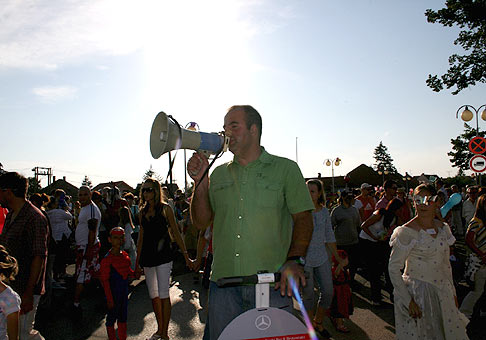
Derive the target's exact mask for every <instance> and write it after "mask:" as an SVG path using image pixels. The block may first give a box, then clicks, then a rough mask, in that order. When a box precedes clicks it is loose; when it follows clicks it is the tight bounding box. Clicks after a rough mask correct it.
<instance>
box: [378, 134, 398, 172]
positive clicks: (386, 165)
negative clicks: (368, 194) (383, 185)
mask: <svg viewBox="0 0 486 340" xmlns="http://www.w3.org/2000/svg"><path fill="white" fill-rule="evenodd" d="M373 158H374V159H375V162H376V163H375V164H374V167H375V170H382V171H388V172H389V173H392V174H396V173H397V169H396V168H395V166H394V165H393V158H391V156H390V154H389V153H388V148H387V147H386V146H385V145H384V144H383V142H381V141H380V144H378V146H377V147H376V148H375V151H374V153H373Z"/></svg>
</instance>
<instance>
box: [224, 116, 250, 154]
mask: <svg viewBox="0 0 486 340" xmlns="http://www.w3.org/2000/svg"><path fill="white" fill-rule="evenodd" d="M245 118H246V114H245V111H243V109H234V110H231V111H230V112H228V113H227V114H226V116H225V117H224V126H223V128H224V132H225V133H226V135H227V136H229V137H230V143H229V149H230V151H231V152H232V153H233V154H234V155H235V156H238V155H241V154H242V152H244V151H246V150H247V149H248V148H249V147H250V145H251V143H252V137H253V136H252V134H251V132H250V129H248V128H247V127H246V120H245ZM253 128H254V129H256V127H255V126H253Z"/></svg>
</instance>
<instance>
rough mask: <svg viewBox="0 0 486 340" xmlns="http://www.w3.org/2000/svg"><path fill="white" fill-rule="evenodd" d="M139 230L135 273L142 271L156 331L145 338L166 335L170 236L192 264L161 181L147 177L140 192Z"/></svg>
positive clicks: (152, 339) (168, 301)
mask: <svg viewBox="0 0 486 340" xmlns="http://www.w3.org/2000/svg"><path fill="white" fill-rule="evenodd" d="M140 197H141V209H140V232H139V236H138V244H137V260H136V263H135V268H136V276H137V277H138V276H139V275H140V274H141V268H140V266H142V267H143V271H144V273H145V281H146V283H147V288H148V292H149V296H150V298H151V299H152V307H153V309H154V313H155V319H156V320H157V332H155V333H154V334H153V335H152V336H151V337H150V338H149V339H148V340H159V339H169V336H168V329H169V320H170V313H171V304H170V296H169V280H170V273H171V270H172V260H173V249H172V246H171V237H170V235H173V236H174V239H175V241H176V242H177V245H178V246H179V247H180V249H181V250H182V251H183V254H184V259H185V260H186V265H187V266H188V267H191V260H190V259H189V257H188V255H187V250H186V247H185V245H184V241H183V239H182V237H181V234H180V232H179V228H178V227H177V223H176V220H175V217H174V212H173V211H172V209H171V208H170V206H169V205H167V204H166V203H164V199H165V198H164V196H163V195H162V190H161V188H160V183H159V182H158V181H157V180H155V179H152V178H147V179H146V180H145V182H144V183H143V184H142V189H141V192H140Z"/></svg>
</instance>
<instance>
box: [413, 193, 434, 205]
mask: <svg viewBox="0 0 486 340" xmlns="http://www.w3.org/2000/svg"><path fill="white" fill-rule="evenodd" d="M436 199H437V195H435V196H430V195H429V196H420V195H414V196H413V201H414V202H415V204H417V205H420V204H422V205H425V204H428V203H430V202H435V201H436Z"/></svg>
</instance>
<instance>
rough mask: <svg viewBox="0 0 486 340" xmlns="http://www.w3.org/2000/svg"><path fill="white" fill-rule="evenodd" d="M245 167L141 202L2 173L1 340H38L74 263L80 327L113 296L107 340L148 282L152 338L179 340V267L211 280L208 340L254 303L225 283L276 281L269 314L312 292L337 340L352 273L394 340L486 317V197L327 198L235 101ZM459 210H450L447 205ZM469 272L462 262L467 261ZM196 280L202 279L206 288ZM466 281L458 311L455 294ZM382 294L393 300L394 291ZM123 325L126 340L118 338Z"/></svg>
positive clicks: (480, 191)
mask: <svg viewBox="0 0 486 340" xmlns="http://www.w3.org/2000/svg"><path fill="white" fill-rule="evenodd" d="M224 128H225V132H226V135H227V136H228V137H230V143H229V149H230V151H231V152H232V153H233V154H234V159H233V160H232V161H230V162H229V163H225V164H223V165H220V166H218V167H217V168H216V169H214V170H213V171H212V173H211V175H209V174H208V173H209V171H208V169H209V163H208V160H207V158H206V157H205V156H204V155H202V154H200V153H195V154H194V155H193V156H192V157H191V159H190V160H189V162H188V164H187V169H188V173H189V175H190V176H191V177H192V179H193V180H194V184H195V185H194V192H193V193H192V196H190V197H189V196H188V195H186V193H184V192H182V191H181V190H177V191H175V192H174V193H171V192H170V191H169V188H167V187H165V186H164V187H163V186H161V184H160V183H159V182H158V181H157V180H155V179H152V178H147V179H146V180H145V181H144V182H143V183H142V186H141V189H140V192H139V193H130V192H126V193H120V191H119V189H118V188H116V187H114V186H109V187H105V188H103V189H102V190H101V192H98V191H91V190H90V188H89V187H87V186H82V187H81V188H80V189H79V193H78V201H76V202H72V201H71V198H70V197H68V196H67V195H66V194H65V192H64V191H62V190H56V191H55V192H53V193H50V194H51V195H50V196H48V195H46V194H42V195H41V194H33V195H31V196H30V197H28V198H27V195H26V194H27V188H28V182H27V179H26V178H25V177H23V176H22V175H20V174H18V173H15V172H9V173H5V174H3V175H1V176H0V204H1V206H2V207H3V209H5V210H3V209H2V210H1V211H0V215H2V214H3V218H4V223H3V225H0V228H2V230H1V234H0V277H1V279H2V282H0V307H1V308H0V311H1V313H0V339H7V335H8V339H43V338H42V336H41V335H40V334H39V333H38V332H37V331H36V330H35V329H34V328H33V325H34V320H35V313H36V310H37V307H38V306H39V304H41V305H47V306H48V305H49V299H50V295H51V291H52V289H63V285H64V283H65V279H66V277H67V274H66V266H67V265H68V264H72V263H75V267H76V270H75V274H74V278H73V279H74V282H75V289H74V296H73V297H72V302H70V312H71V315H72V317H73V319H74V320H77V321H81V322H82V319H83V316H82V296H83V291H84V289H85V287H86V285H87V284H88V283H89V282H90V281H92V280H93V279H96V280H98V281H99V282H101V286H102V287H103V291H104V293H105V296H106V304H107V308H108V314H107V317H106V330H107V335H108V339H110V340H114V339H116V338H117V335H116V334H117V333H118V338H119V339H120V340H123V339H126V337H127V309H128V308H129V300H128V286H129V284H130V282H131V281H132V280H133V279H138V278H140V277H141V276H142V275H144V277H145V281H146V284H147V289H148V295H149V297H150V300H151V304H152V308H153V312H154V315H155V320H156V322H157V330H156V332H155V333H154V334H153V335H152V336H151V337H150V338H149V340H158V339H168V338H169V334H168V328H169V323H170V318H171V302H170V295H169V287H170V277H171V271H172V267H173V263H174V260H175V259H176V258H177V256H180V257H181V258H182V259H183V261H184V262H185V265H186V266H187V268H188V269H189V270H193V271H195V272H196V273H198V272H199V271H200V270H201V272H203V273H204V274H203V280H202V284H203V286H204V287H205V288H207V289H209V300H208V316H207V321H206V327H205V332H204V339H206V340H208V339H214V340H216V339H218V337H219V335H220V334H221V333H222V331H223V329H224V328H225V327H226V326H227V325H228V324H229V323H230V322H231V321H232V320H233V319H235V318H236V317H237V316H238V315H240V314H242V313H243V312H245V311H247V310H249V309H252V308H254V306H255V301H254V287H252V286H237V287H229V288H221V287H218V285H217V284H216V281H217V280H218V279H219V278H222V277H230V276H239V275H251V274H255V273H257V272H260V271H262V270H266V271H268V272H277V271H279V272H281V273H282V275H281V280H280V281H279V282H277V283H276V284H275V290H272V292H271V296H270V306H271V307H278V308H280V309H283V310H285V311H288V312H290V313H295V311H294V310H293V303H292V289H291V286H290V283H289V277H292V278H294V279H296V282H297V284H298V285H299V287H300V289H301V294H302V297H303V301H304V306H305V309H306V311H307V313H308V315H309V316H310V319H311V320H312V324H313V327H314V329H315V330H316V332H317V333H318V334H319V335H320V337H321V338H323V339H328V338H330V337H331V332H332V330H326V329H325V327H324V326H323V321H324V319H325V318H326V317H329V318H330V320H331V322H332V324H333V326H334V330H335V331H338V332H344V333H348V332H350V327H349V324H348V321H346V319H348V318H349V317H350V315H351V314H352V313H353V298H352V291H354V290H357V289H361V288H360V283H358V282H357V280H356V275H358V274H359V275H361V276H363V277H364V278H366V280H368V281H369V283H370V296H369V297H368V298H369V302H370V304H371V305H372V306H373V308H375V307H376V308H378V307H382V306H384V301H383V298H384V297H387V298H389V300H390V301H392V302H393V305H394V314H395V332H396V337H397V339H429V338H430V339H468V336H467V333H466V325H467V324H468V321H469V319H471V318H472V317H473V316H474V315H475V313H481V310H486V308H484V307H485V306H478V307H479V308H475V305H477V304H478V301H481V302H479V304H484V302H482V300H481V299H480V298H481V296H482V295H483V292H484V284H485V281H486V228H485V222H486V188H479V187H477V186H468V187H467V188H465V189H464V191H462V190H461V188H459V187H457V186H455V185H453V186H451V187H450V188H446V187H444V183H443V182H442V181H441V180H437V181H436V182H435V183H434V185H432V184H420V185H419V186H418V187H416V188H415V189H414V190H411V191H408V190H406V189H405V188H401V187H399V186H398V184H397V182H396V181H394V180H387V181H385V182H384V183H383V186H382V187H374V186H372V185H369V184H367V183H363V184H362V185H361V186H360V188H358V189H352V188H343V189H341V190H340V191H339V195H338V199H337V200H336V201H333V200H331V199H329V198H330V197H332V196H331V195H327V196H326V193H325V190H324V186H323V183H322V182H321V181H320V180H318V179H310V180H308V181H307V182H306V181H305V180H304V178H303V176H302V174H301V172H300V169H299V167H298V166H297V164H296V163H295V162H293V161H290V160H288V159H285V158H281V157H277V156H274V155H271V154H269V153H268V152H267V151H266V150H265V149H264V148H263V147H262V146H261V145H260V138H261V133H262V121H261V116H260V115H259V113H258V112H257V111H256V110H255V109H254V108H252V107H251V106H234V107H231V108H230V109H229V110H228V113H227V114H226V116H225V119H224ZM454 194H458V195H461V200H460V202H459V204H456V205H454V206H453V208H452V209H451V210H450V211H448V212H447V214H442V213H441V211H440V208H441V207H442V206H444V204H446V202H447V201H448V199H449V197H451V196H452V195H454ZM456 239H462V240H465V243H466V245H467V250H468V252H469V253H470V254H471V255H470V256H469V259H468V263H467V270H466V271H465V273H463V272H462V271H461V265H460V261H461V259H460V258H458V257H457V256H454V243H455V240H456ZM465 265H466V264H465ZM197 279H198V276H197V275H196V276H195V280H197ZM465 283H468V284H469V285H470V287H471V290H470V292H469V293H468V294H467V296H466V297H465V298H464V299H462V301H460V299H459V298H458V296H457V293H456V288H457V287H458V285H460V284H463V285H464V284H465ZM384 293H386V294H384ZM116 328H117V329H118V331H117V332H116Z"/></svg>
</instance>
